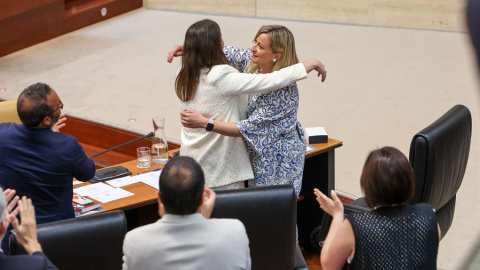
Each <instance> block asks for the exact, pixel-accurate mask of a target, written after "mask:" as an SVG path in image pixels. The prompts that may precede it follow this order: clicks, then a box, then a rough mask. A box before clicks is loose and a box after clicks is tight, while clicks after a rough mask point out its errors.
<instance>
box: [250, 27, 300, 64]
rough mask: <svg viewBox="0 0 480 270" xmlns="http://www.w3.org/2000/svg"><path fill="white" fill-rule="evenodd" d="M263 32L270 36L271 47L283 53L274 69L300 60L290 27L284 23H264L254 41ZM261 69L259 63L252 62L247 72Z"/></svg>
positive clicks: (274, 50)
mask: <svg viewBox="0 0 480 270" xmlns="http://www.w3.org/2000/svg"><path fill="white" fill-rule="evenodd" d="M261 34H266V35H267V36H268V40H269V41H270V48H271V49H272V51H273V52H274V53H281V54H282V58H280V59H278V60H277V62H276V63H275V64H274V65H273V69H272V71H277V70H280V69H282V68H285V67H288V66H291V65H294V64H297V63H298V62H299V61H298V57H297V51H296V50H295V39H294V38H293V34H292V32H290V30H288V28H286V27H285V26H282V25H264V26H262V27H260V29H259V30H258V32H257V35H255V38H254V39H253V41H254V42H256V40H257V38H258V36H260V35H261ZM259 71H260V67H259V66H258V65H257V64H255V63H253V62H250V65H248V67H247V72H248V73H257V72H259Z"/></svg>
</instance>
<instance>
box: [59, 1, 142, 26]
mask: <svg viewBox="0 0 480 270" xmlns="http://www.w3.org/2000/svg"><path fill="white" fill-rule="evenodd" d="M142 6H143V1H142V0H87V1H67V3H66V4H65V21H64V24H63V33H64V34H65V33H68V32H71V31H74V30H77V29H80V28H82V27H85V26H88V25H91V24H94V23H97V22H101V21H103V20H106V19H109V18H111V17H114V16H117V15H120V14H123V13H126V12H128V11H131V10H134V9H137V8H141V7H142ZM102 8H106V9H107V14H106V15H105V17H104V16H102V15H101V13H100V10H101V9H102Z"/></svg>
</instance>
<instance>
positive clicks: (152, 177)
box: [132, 171, 162, 189]
mask: <svg viewBox="0 0 480 270" xmlns="http://www.w3.org/2000/svg"><path fill="white" fill-rule="evenodd" d="M161 173H162V171H154V172H148V173H142V174H139V175H135V176H132V178H136V179H137V180H138V181H140V182H142V183H144V184H147V185H149V186H151V187H153V188H156V189H158V179H159V178H160V174H161Z"/></svg>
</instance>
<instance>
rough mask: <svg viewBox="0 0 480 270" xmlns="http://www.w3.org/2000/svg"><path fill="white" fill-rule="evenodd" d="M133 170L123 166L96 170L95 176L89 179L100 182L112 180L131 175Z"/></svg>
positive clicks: (91, 181)
mask: <svg viewBox="0 0 480 270" xmlns="http://www.w3.org/2000/svg"><path fill="white" fill-rule="evenodd" d="M131 174H132V172H131V171H129V170H128V169H127V168H125V167H123V166H115V167H111V168H107V169H103V170H98V171H96V172H95V176H94V177H93V178H92V179H90V180H89V182H90V183H98V182H103V181H108V180H112V179H115V178H120V177H124V176H127V175H131Z"/></svg>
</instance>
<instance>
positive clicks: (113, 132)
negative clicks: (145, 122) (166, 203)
mask: <svg viewBox="0 0 480 270" xmlns="http://www.w3.org/2000/svg"><path fill="white" fill-rule="evenodd" d="M61 132H62V133H64V134H68V135H71V136H73V137H76V138H77V139H78V141H79V142H80V143H81V144H82V146H83V149H84V150H85V152H86V153H87V155H88V156H91V155H93V154H95V153H99V152H101V151H103V150H106V149H109V148H112V147H114V146H117V145H120V144H122V143H125V142H128V141H131V140H134V139H137V138H140V137H142V136H144V135H146V133H142V132H135V131H130V130H127V129H123V128H121V127H117V126H113V125H106V124H103V123H100V122H96V121H92V120H89V119H82V118H80V117H77V116H74V115H67V125H66V126H65V127H64V128H62V130H61ZM151 145H152V139H151V138H145V139H142V140H140V141H138V142H134V143H132V144H129V145H126V146H123V147H121V148H118V149H115V150H114V151H110V152H107V153H105V154H103V155H100V156H97V157H94V160H95V163H96V165H97V167H99V168H103V167H107V166H112V165H114V164H119V163H123V162H127V161H130V160H133V159H136V158H137V156H136V155H137V148H138V147H142V146H146V147H151ZM179 147H180V145H179V144H178V143H175V142H172V141H168V149H177V148H179Z"/></svg>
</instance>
